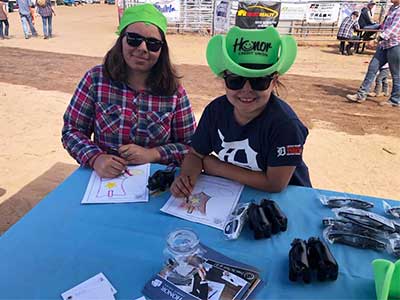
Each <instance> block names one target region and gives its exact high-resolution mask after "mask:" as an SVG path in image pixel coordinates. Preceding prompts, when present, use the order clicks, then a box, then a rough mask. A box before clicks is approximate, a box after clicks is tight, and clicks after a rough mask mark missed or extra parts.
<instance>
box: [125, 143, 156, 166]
mask: <svg viewBox="0 0 400 300" xmlns="http://www.w3.org/2000/svg"><path fill="white" fill-rule="evenodd" d="M118 152H119V154H120V155H121V157H122V158H123V159H125V160H126V161H127V162H128V163H129V164H135V165H140V164H146V163H152V162H157V161H159V160H160V159H161V155H160V153H159V152H158V150H157V149H156V148H151V149H147V148H144V147H141V146H138V145H135V144H128V145H123V146H121V147H119V149H118Z"/></svg>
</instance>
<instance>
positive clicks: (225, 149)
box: [218, 129, 261, 171]
mask: <svg viewBox="0 0 400 300" xmlns="http://www.w3.org/2000/svg"><path fill="white" fill-rule="evenodd" d="M218 135H219V138H220V139H221V141H222V143H221V147H222V150H221V151H219V152H218V158H219V159H220V160H222V161H226V162H229V163H231V164H234V165H236V166H239V167H242V168H247V169H251V170H253V171H261V169H260V168H259V167H258V164H257V159H256V156H257V152H256V151H254V150H253V149H252V148H251V147H250V144H249V139H245V140H241V141H233V142H225V137H224V136H223V135H222V133H221V131H220V130H219V129H218ZM239 150H243V151H244V153H245V154H246V159H247V163H242V162H240V161H235V155H236V152H238V151H239Z"/></svg>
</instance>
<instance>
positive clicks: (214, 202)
mask: <svg viewBox="0 0 400 300" xmlns="http://www.w3.org/2000/svg"><path fill="white" fill-rule="evenodd" d="M242 190H243V185H242V184H240V183H237V182H235V181H232V180H229V179H225V178H220V177H214V176H208V175H200V176H199V178H198V180H197V182H196V185H195V187H194V189H193V193H192V196H191V197H190V198H189V199H184V198H176V197H174V196H171V197H170V198H169V199H168V201H167V202H166V203H165V205H164V206H163V207H162V208H161V211H162V212H165V213H167V214H171V215H174V216H176V217H179V218H182V219H186V220H189V221H193V222H197V223H201V224H205V225H209V226H212V227H215V228H218V229H221V230H223V227H224V225H225V222H226V220H227V218H228V217H229V215H230V213H231V212H232V210H233V209H234V208H235V206H236V204H237V202H238V201H239V197H240V194H241V193H242Z"/></svg>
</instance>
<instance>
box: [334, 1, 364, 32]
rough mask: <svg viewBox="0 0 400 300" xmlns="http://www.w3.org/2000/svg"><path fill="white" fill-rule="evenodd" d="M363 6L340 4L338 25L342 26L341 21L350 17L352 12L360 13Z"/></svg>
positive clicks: (359, 4)
mask: <svg viewBox="0 0 400 300" xmlns="http://www.w3.org/2000/svg"><path fill="white" fill-rule="evenodd" d="M364 6H365V4H364V3H342V6H341V8H340V15H339V21H338V25H339V26H340V24H342V22H343V20H344V19H345V18H346V17H348V16H350V15H351V13H352V12H353V11H355V10H356V11H358V12H360V11H361V9H362V8H363V7H364Z"/></svg>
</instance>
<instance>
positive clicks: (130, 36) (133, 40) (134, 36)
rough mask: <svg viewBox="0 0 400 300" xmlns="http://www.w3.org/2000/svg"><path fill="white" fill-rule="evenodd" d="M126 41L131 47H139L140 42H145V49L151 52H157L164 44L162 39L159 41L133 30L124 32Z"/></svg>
mask: <svg viewBox="0 0 400 300" xmlns="http://www.w3.org/2000/svg"><path fill="white" fill-rule="evenodd" d="M125 36H126V42H127V43H128V45H129V46H131V47H139V46H140V44H141V43H143V42H145V43H146V47H147V50H149V51H151V52H157V51H158V50H160V49H161V47H162V45H163V44H164V42H163V41H160V40H158V39H155V38H146V37H144V36H142V35H140V34H138V33H135V32H125Z"/></svg>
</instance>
